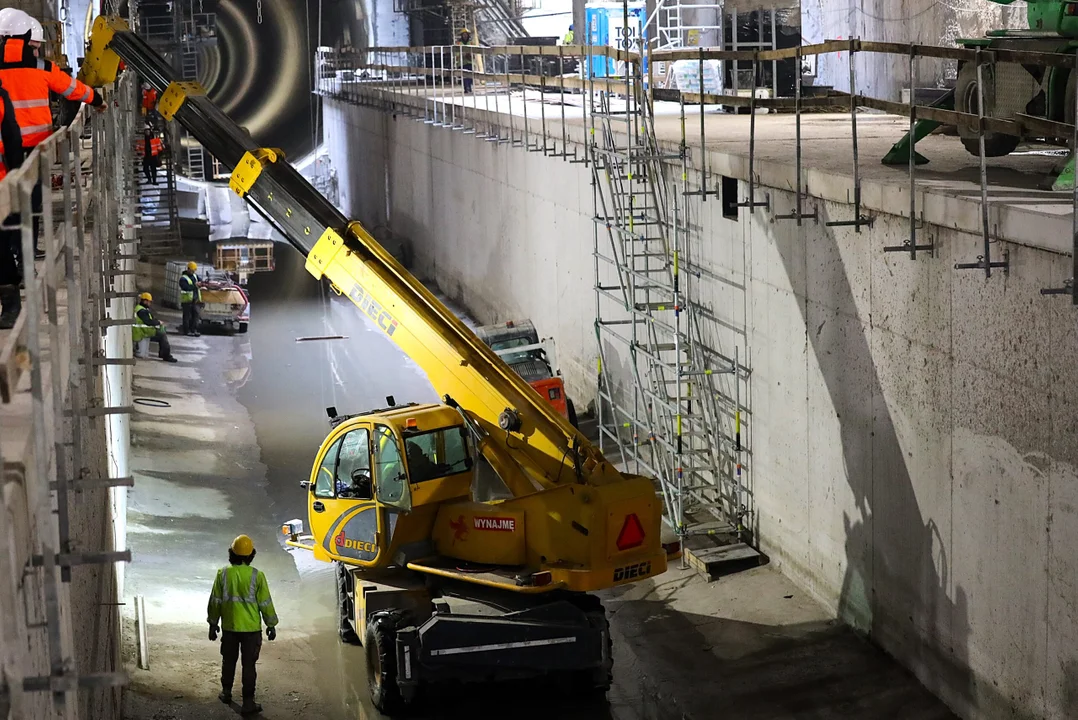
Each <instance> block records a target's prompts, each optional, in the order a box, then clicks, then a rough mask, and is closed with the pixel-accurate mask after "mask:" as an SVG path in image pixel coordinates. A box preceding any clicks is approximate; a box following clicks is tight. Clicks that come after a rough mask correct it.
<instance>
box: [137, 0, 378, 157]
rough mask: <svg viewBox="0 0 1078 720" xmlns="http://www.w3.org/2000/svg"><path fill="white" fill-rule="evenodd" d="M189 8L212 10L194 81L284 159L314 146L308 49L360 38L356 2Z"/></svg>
mask: <svg viewBox="0 0 1078 720" xmlns="http://www.w3.org/2000/svg"><path fill="white" fill-rule="evenodd" d="M170 5H171V3H167V4H164V3H163V4H162V6H161V8H160V9H161V11H165V12H167V11H168V8H169V6H170ZM141 8H142V12H143V13H146V12H150V11H152V10H151V6H150V4H149V3H146V2H143V3H142V4H141ZM121 12H122V10H121ZM195 12H196V13H197V12H204V13H213V14H214V15H215V16H216V18H215V20H216V33H217V38H216V42H213V41H210V42H207V43H204V44H203V45H202V48H201V51H200V57H199V80H200V81H201V82H202V84H203V85H204V86H205V87H206V89H207V91H208V92H209V95H210V97H211V98H212V99H213V100H214V102H216V103H217V104H218V105H219V106H220V107H221V108H222V109H223V110H224V111H225V112H226V113H228V114H229V115H230V116H231V117H232V118H233V119H234V120H235V121H236V122H237V123H238V124H240V125H242V126H244V127H246V128H247V129H248V130H249V131H250V132H251V134H252V136H254V138H255V139H256V140H257V141H258V142H259V143H260V144H261V145H263V146H265V147H277V148H281V149H283V150H284V151H285V153H286V155H288V156H289V157H292V158H299V157H302V156H303V155H305V154H307V153H308V152H310V151H311V150H312V149H313V148H314V147H316V146H317V144H318V143H319V142H320V139H321V121H320V117H319V103H318V102H317V98H315V97H314V96H312V94H311V90H312V87H313V82H314V72H315V68H314V55H315V48H317V47H318V46H319V45H324V46H330V47H334V46H336V47H340V46H342V45H353V46H358V47H362V46H363V45H364V44H366V43H365V29H364V28H365V22H364V17H363V16H364V10H363V3H362V1H361V0H202V2H201V4H200V5H197V6H196V7H195Z"/></svg>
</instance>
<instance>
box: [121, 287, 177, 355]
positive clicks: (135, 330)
mask: <svg viewBox="0 0 1078 720" xmlns="http://www.w3.org/2000/svg"><path fill="white" fill-rule="evenodd" d="M152 302H153V295H150V293H148V292H144V293H142V294H141V295H139V296H138V302H137V303H136V304H135V324H134V325H133V326H132V327H131V340H132V342H134V343H135V357H141V355H140V354H139V350H138V344H139V343H140V342H142V341H143V340H146V339H150V340H153V341H156V342H157V356H158V357H160V358H161V359H162V360H164V361H165V362H170V363H174V362H179V360H177V359H176V358H175V357H173V356H172V346H171V345H169V342H168V335H166V334H165V324H164V323H163V322H161V321H160V320H158V319H157V318H155V317H154V316H153V311H152V310H151V309H150V303H152Z"/></svg>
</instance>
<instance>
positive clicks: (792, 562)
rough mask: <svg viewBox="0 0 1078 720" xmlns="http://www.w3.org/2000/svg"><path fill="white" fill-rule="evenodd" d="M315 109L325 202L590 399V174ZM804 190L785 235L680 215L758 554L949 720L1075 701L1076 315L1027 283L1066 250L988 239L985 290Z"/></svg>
mask: <svg viewBox="0 0 1078 720" xmlns="http://www.w3.org/2000/svg"><path fill="white" fill-rule="evenodd" d="M325 108H326V137H327V140H328V142H329V144H330V155H331V157H334V158H336V159H338V167H341V168H349V169H350V170H349V171H348V172H347V173H346V172H345V171H343V170H342V174H341V179H340V187H341V196H342V206H343V210H344V211H345V212H346V213H350V214H351V215H352V216H354V217H357V218H358V219H360V220H362V221H363V222H364V223H366V224H368V225H378V224H382V223H386V222H389V223H390V224H391V226H392V228H393V229H394V230H395V231H397V232H399V233H401V234H403V235H406V236H408V237H410V238H411V239H412V242H413V244H414V247H413V252H414V257H415V265H416V271H417V274H419V275H421V276H426V277H429V278H432V279H433V280H434V281H436V282H437V284H438V285H439V286H440V287H441V289H442V290H443V291H444V292H445V293H446V294H448V295H449V296H450V297H452V298H454V299H455V300H457V301H459V302H461V303H462V304H463V305H464V306H465V307H467V308H468V309H469V310H470V311H471V313H472V314H473V315H474V316H475V317H477V319H479V320H480V321H483V322H491V321H497V320H505V319H509V318H515V317H525V316H526V317H531V318H532V319H533V320H534V321H535V322H536V325H537V327H538V328H539V331H540V333H541V334H547V335H553V336H555V337H556V339H557V342H558V348H559V360H560V362H561V365H562V368H563V371H564V373H565V376H566V381H567V384H568V388H569V391H570V392H571V393H572V394H573V395H575V396H576V397H578V398H580V399H581V402H578V406H580V407H583V406H584V405H585V404H586V400H587V399H594V388H595V359H596V345H595V337H594V331H593V329H592V323H593V319H594V316H595V313H594V307H595V299H594V292H593V290H592V277H593V275H592V272H593V271H592V257H591V253H592V243H593V241H592V221H591V216H592V200H591V187H590V181H591V173H590V170H588V169H587V168H585V167H584V166H583V165H572V164H569V163H566V162H563V161H562V160H560V159H555V158H545V157H543V156H542V155H541V154H537V153H527V152H524V151H522V150H520V149H513V148H509V147H507V146H505V145H497V144H492V143H486V142H482V141H481V140H477V139H476V138H474V137H473V136H471V135H465V134H463V133H460V132H454V131H450V130H447V129H443V128H435V127H431V126H429V125H425V124H423V123H417V122H414V121H413V120H411V119H407V118H404V117H400V118H397V119H393V118H392V117H390V116H388V115H385V114H383V113H381V112H379V111H376V110H373V109H368V108H359V107H354V106H351V105H345V104H342V103H339V102H337V101H332V100H326V101H325ZM711 165H712V167H716V168H724V167H729V168H734V167H737V166H739V165H743V163H741V162H740V161H738V159H736V158H733V159H732V158H729V157H723V156H719V155H717V154H715V155H714V156H713V157H712V158H711ZM730 172H733V171H732V170H730ZM745 192H746V190H745V188H744V187H742V189H741V193H742V195H744V194H745ZM768 192H770V193H771V197H772V199H773V202H774V203H775V204H773V205H772V207H776V206H777V207H779V208H782V209H783V210H782V211H783V212H785V209H786V208H789V207H790V206H791V204H792V197H791V196H790V195H789V194H788V193H785V192H782V191H778V190H774V189H771V190H768ZM387 197H388V201H387ZM818 205H819V210H820V213H821V224H819V225H816V224H813V223H811V222H808V223H806V225H805V226H804V227H803V228H801V229H800V230H798V228H796V226H795V225H794V224H793V223H789V222H786V223H782V222H774V221H773V219H772V213H771V212H768V211H765V210H757V211H756V212H755V213H754V214H753V215H751V216H750V214H749V213H748V212H747V211H746V210H742V212H741V216H740V218H739V219H738V220H736V221H735V220H728V219H725V218H723V217H722V215H721V205H720V203H718V202H710V203H708V204H706V205H700V206H699V208H698V209H697V212H698V220H699V223H700V224H701V226H702V228H703V231H702V234H701V236H702V238H703V240H702V241H701V242H700V243H698V246H697V247H694V248H692V254H693V255H694V257H695V263H696V265H697V266H698V267H699V270H700V277H699V280H698V282H697V285H696V287H695V288H694V292H695V293H696V296H697V297H698V298H699V300H700V301H701V302H702V303H703V304H705V305H706V306H707V307H708V308H709V309H710V310H711V311H712V312H713V313H714V314H715V315H716V316H717V319H718V320H719V322H718V323H716V324H715V328H721V327H723V326H724V325H725V326H728V327H729V329H728V330H726V331H723V330H720V329H716V330H714V332H715V334H716V336H715V337H714V338H713V341H714V342H715V343H716V344H717V345H719V346H720V347H722V348H723V349H724V350H727V351H729V350H730V348H731V346H732V345H733V344H735V343H736V344H737V345H738V346H739V347H741V349H742V352H743V355H742V357H747V358H748V361H747V363H746V364H747V365H748V366H749V367H750V368H751V370H752V375H751V380H750V382H749V383H748V387H747V390H748V400H747V404H748V407H749V420H748V424H749V446H750V448H751V455H750V457H749V460H748V468H749V471H748V482H749V486H750V490H751V492H752V497H753V502H754V509H755V517H754V523H755V527H756V531H757V537H758V539H759V541H760V544H761V548H762V549H763V550H764V551H765V552H767V553H768V554H769V555H770V556H771V558H772V560H773V561H774V562H776V563H777V564H778V565H779V566H780V567H781V569H782V570H783V572H785V573H786V574H787V575H789V576H790V577H792V578H794V579H795V580H796V581H797V582H798V583H799V584H800V585H802V586H803V587H804V588H806V589H807V590H808V591H810V592H811V593H813V594H814V595H815V596H816V597H817V598H819V599H820V600H821V601H822V602H824V603H825V604H826V605H828V606H830V607H832V608H834V609H835V611H836V612H837V613H838V614H839V615H840V617H842V618H843V619H844V620H846V621H847V622H849V623H851V624H853V625H854V626H856V627H858V628H861V629H863V630H864V631H866V632H867V633H869V634H870V635H871V637H872V638H873V639H874V640H875V641H876V642H878V643H879V644H880V645H881V646H882V647H884V648H885V649H886V650H888V651H889V652H891V653H892V654H894V655H895V656H896V657H897V658H899V659H900V660H901V661H902V662H903V663H904V664H906V665H907V666H908V667H910V668H911V669H912V670H913V671H914V672H915V673H916V674H917V676H918V677H919V678H920V679H921V680H922V682H924V683H925V684H926V685H927V686H928V687H929V688H930V689H932V690H933V691H934V692H936V693H937V694H939V695H940V696H941V697H943V698H944V699H945V700H946V701H947V702H948V704H950V705H951V706H952V707H953V708H954V709H955V710H956V711H957V712H959V714H961V715H962V716H963V717H967V718H1002V717H1008V718H1011V717H1050V718H1071V717H1075V716H1078V601H1076V600H1075V598H1078V557H1076V556H1075V554H1074V553H1073V547H1074V546H1075V543H1076V541H1078V510H1076V508H1078V470H1076V467H1078V443H1076V442H1075V432H1076V430H1078V379H1076V376H1075V373H1074V367H1075V365H1074V360H1073V358H1074V357H1075V354H1076V352H1078V314H1076V311H1075V310H1074V309H1073V308H1072V307H1070V305H1069V304H1068V303H1067V302H1065V301H1060V299H1058V298H1045V297H1042V296H1040V295H1039V293H1038V291H1039V289H1040V288H1041V287H1049V286H1059V285H1060V284H1061V283H1062V280H1063V279H1064V278H1066V277H1069V263H1070V260H1069V258H1065V257H1063V256H1059V255H1056V254H1053V253H1051V252H1047V251H1044V250H1038V249H1033V248H1029V247H1025V246H1018V245H1008V244H1007V243H1002V245H1003V247H1006V248H1008V249H1009V250H1010V253H1011V255H1010V257H1011V262H1012V268H1011V272H1010V274H1009V275H1008V276H1000V275H997V276H996V277H993V279H991V280H988V281H986V279H985V277H984V275H983V273H978V272H973V271H966V272H961V271H955V270H954V269H953V264H954V263H955V262H956V261H970V260H972V259H973V258H975V256H976V255H977V254H978V244H979V242H980V241H979V238H977V237H975V236H972V235H969V234H965V233H961V232H958V231H955V230H946V229H940V228H932V227H929V228H925V229H924V231H923V234H922V238H921V241H927V239H928V238H929V237H931V238H932V239H933V242H935V243H936V244H937V247H938V249H937V252H936V254H935V257H923V258H920V259H918V260H917V261H916V262H914V261H911V260H910V259H909V258H908V256H905V255H885V254H884V253H883V252H882V247H883V246H884V245H896V244H900V243H901V242H902V240H903V239H905V237H906V236H907V233H908V221H906V220H903V219H901V218H899V217H896V216H888V215H881V216H877V218H876V222H875V225H874V227H873V228H872V229H871V230H868V231H864V232H862V233H860V234H858V233H855V232H854V231H853V230H852V229H847V228H835V229H831V228H826V227H825V226H824V225H823V224H822V222H824V221H827V220H830V219H849V217H850V216H851V213H852V208H851V207H850V206H848V205H844V204H836V203H832V202H824V201H819V202H818ZM738 288H742V289H738ZM742 331H743V332H742ZM724 332H725V334H724ZM615 350H616V349H615ZM612 363H613V367H620V368H622V369H626V368H627V367H628V363H627V361H626V359H624V358H617V357H614V358H613V360H612V359H611V358H610V357H608V360H607V366H608V367H611V366H612ZM750 601H751V600H750Z"/></svg>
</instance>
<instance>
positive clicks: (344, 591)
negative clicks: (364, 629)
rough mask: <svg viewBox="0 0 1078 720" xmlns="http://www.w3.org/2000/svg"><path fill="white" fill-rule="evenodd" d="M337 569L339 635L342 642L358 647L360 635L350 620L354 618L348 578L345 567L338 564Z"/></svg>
mask: <svg viewBox="0 0 1078 720" xmlns="http://www.w3.org/2000/svg"><path fill="white" fill-rule="evenodd" d="M336 566H337V567H336V569H337V635H338V636H339V637H340V638H341V642H343V643H347V644H348V645H358V644H359V635H357V634H356V631H355V628H353V627H352V623H351V622H350V621H349V618H350V617H351V616H352V601H351V600H350V599H349V598H348V585H347V584H348V576H347V575H346V573H345V571H344V566H342V565H341V564H340V563H336Z"/></svg>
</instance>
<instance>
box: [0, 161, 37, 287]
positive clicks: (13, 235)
mask: <svg viewBox="0 0 1078 720" xmlns="http://www.w3.org/2000/svg"><path fill="white" fill-rule="evenodd" d="M31 150H32V148H31ZM26 152H27V153H29V152H30V150H27V151H26ZM30 209H31V210H33V211H34V253H35V254H37V253H38V252H39V249H38V246H37V238H38V235H40V234H41V181H40V180H38V181H37V185H34V189H33V192H31V193H30ZM21 222H22V213H11V214H10V215H8V216H7V220H5V221H4V225H7V226H16V227H15V229H14V230H0V233H2V234H3V235H4V236H5V237H10V239H9V243H10V244H12V245H14V252H15V260H16V262H17V263H18V264H19V269H20V270H21V269H22V266H23V262H22V234H21V233H22V231H21V230H20V229H19V228H18V227H17V226H18V225H19V223H21Z"/></svg>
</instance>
